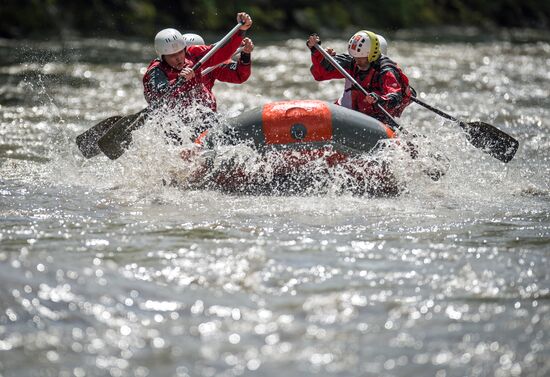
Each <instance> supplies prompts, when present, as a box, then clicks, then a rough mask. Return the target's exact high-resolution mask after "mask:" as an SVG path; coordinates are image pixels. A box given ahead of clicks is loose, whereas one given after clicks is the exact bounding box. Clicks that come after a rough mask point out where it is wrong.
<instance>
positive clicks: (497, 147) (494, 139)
mask: <svg viewBox="0 0 550 377" xmlns="http://www.w3.org/2000/svg"><path fill="white" fill-rule="evenodd" d="M411 100H412V101H414V102H416V103H418V104H419V105H420V106H423V107H425V108H426V109H428V110H431V111H433V112H434V113H436V114H437V115H440V116H442V117H443V118H446V119H449V120H452V121H453V122H456V123H458V125H459V126H460V127H461V128H462V129H463V130H464V131H465V132H466V138H467V139H468V141H469V142H470V143H471V144H472V145H473V146H474V147H476V148H479V149H481V150H483V151H484V152H485V153H488V154H489V155H491V156H493V157H494V158H496V159H498V160H500V161H502V162H504V163H506V162H509V161H510V160H512V158H514V155H515V154H516V152H517V150H518V147H519V142H518V141H517V140H516V139H514V138H513V137H512V136H510V135H508V134H507V133H505V132H503V131H501V130H499V129H498V128H496V127H494V126H492V125H490V124H488V123H483V122H469V123H465V122H463V121H461V120H459V119H457V118H455V117H453V116H451V115H449V114H446V113H444V112H443V111H441V110H439V109H436V108H435V107H432V106H430V105H428V104H427V103H425V102H423V101H421V100H419V99H418V98H416V97H411Z"/></svg>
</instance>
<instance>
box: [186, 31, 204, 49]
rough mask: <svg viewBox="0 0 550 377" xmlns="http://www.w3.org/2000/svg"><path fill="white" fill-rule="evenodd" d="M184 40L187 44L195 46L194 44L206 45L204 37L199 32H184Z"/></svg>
mask: <svg viewBox="0 0 550 377" xmlns="http://www.w3.org/2000/svg"><path fill="white" fill-rule="evenodd" d="M183 40H184V41H185V45H187V46H194V45H204V44H205V43H204V39H202V37H201V36H200V35H198V34H193V33H187V34H183Z"/></svg>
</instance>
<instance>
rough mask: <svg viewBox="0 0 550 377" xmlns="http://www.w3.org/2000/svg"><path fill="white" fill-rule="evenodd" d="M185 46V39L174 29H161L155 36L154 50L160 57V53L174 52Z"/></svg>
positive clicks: (168, 53)
mask: <svg viewBox="0 0 550 377" xmlns="http://www.w3.org/2000/svg"><path fill="white" fill-rule="evenodd" d="M185 47H186V44H185V40H184V39H183V36H182V35H181V33H180V32H179V31H177V30H176V29H163V30H161V31H159V32H158V33H157V35H156V36H155V51H156V52H157V55H158V56H159V58H162V55H170V54H174V53H176V52H178V51H181V50H183V49H184V48H185Z"/></svg>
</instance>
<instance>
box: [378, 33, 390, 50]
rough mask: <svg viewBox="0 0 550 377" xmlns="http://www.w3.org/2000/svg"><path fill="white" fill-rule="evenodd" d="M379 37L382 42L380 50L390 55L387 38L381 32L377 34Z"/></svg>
mask: <svg viewBox="0 0 550 377" xmlns="http://www.w3.org/2000/svg"><path fill="white" fill-rule="evenodd" d="M376 36H377V37H378V41H379V42H380V52H381V53H382V55H388V42H387V41H386V38H384V37H383V36H381V35H380V34H376Z"/></svg>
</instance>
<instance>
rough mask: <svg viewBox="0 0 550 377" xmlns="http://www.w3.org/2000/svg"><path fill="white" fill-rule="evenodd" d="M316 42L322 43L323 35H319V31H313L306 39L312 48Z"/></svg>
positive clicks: (308, 45)
mask: <svg viewBox="0 0 550 377" xmlns="http://www.w3.org/2000/svg"><path fill="white" fill-rule="evenodd" d="M315 42H317V44H318V45H320V44H321V37H319V36H318V35H317V33H313V34H311V35H310V36H309V38H308V39H307V41H306V46H307V47H308V48H310V49H312V48H314V47H313V46H314V45H315Z"/></svg>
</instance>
